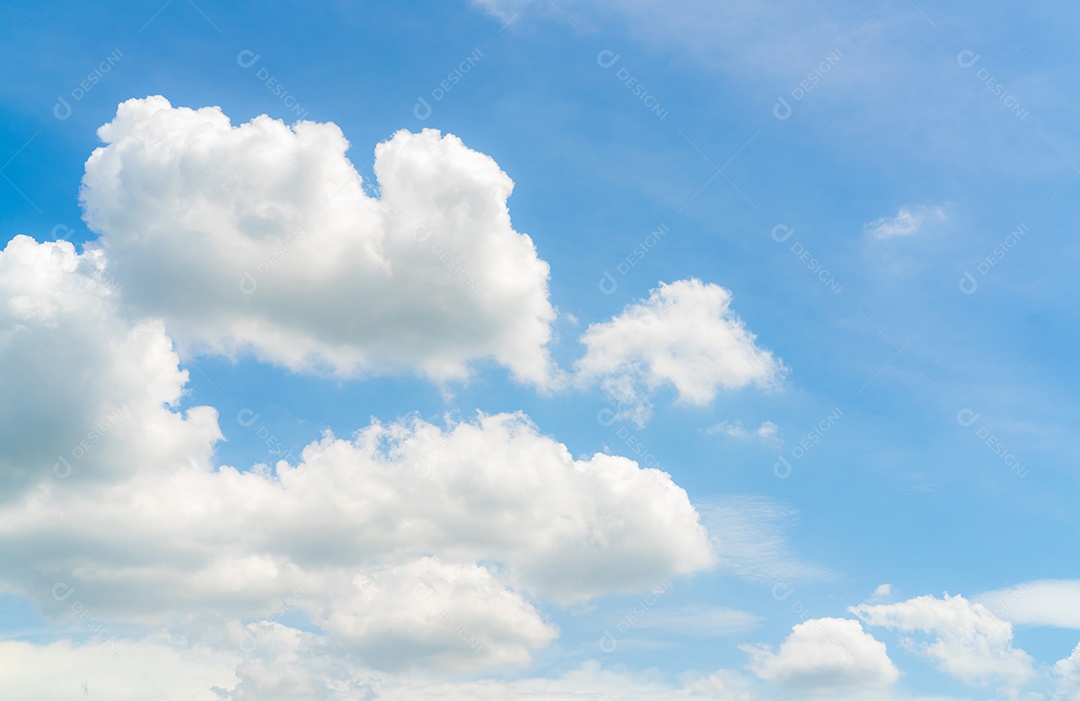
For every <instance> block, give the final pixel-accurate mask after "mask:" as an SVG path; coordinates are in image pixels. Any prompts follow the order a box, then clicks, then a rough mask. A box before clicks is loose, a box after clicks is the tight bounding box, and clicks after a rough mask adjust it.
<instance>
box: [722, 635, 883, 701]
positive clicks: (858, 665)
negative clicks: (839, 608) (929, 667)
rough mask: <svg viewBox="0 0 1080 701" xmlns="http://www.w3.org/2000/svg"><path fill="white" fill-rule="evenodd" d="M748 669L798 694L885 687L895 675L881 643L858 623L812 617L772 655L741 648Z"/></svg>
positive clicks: (763, 649) (762, 649) (761, 647)
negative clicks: (745, 656) (747, 658)
mask: <svg viewBox="0 0 1080 701" xmlns="http://www.w3.org/2000/svg"><path fill="white" fill-rule="evenodd" d="M742 649H743V650H744V651H746V652H748V653H749V654H750V669H751V670H752V671H753V672H754V673H755V674H757V675H758V676H759V677H761V678H762V679H765V680H766V681H769V682H773V683H775V684H778V685H780V686H782V687H785V688H787V689H791V690H796V691H802V692H814V693H816V692H835V691H844V690H851V689H858V688H865V687H871V688H872V687H884V686H888V685H890V684H892V683H893V682H895V681H896V680H897V678H898V677H899V676H900V672H899V670H898V669H897V668H896V666H895V665H894V664H893V663H892V660H890V659H889V655H888V653H887V651H886V649H885V644H884V643H882V642H880V641H878V640H875V639H874V637H873V636H872V635H870V634H869V633H867V632H866V631H864V630H863V629H862V626H861V625H859V622H858V621H852V620H848V619H844V618H815V619H812V620H809V621H805V622H803V623H798V624H796V625H795V626H793V627H792V629H791V634H790V635H788V637H787V639H785V640H784V642H783V643H781V644H780V649H779V650H778V651H777V652H773V651H772V650H770V649H769V648H768V647H767V646H764V645H759V646H757V647H753V646H749V645H744V646H742Z"/></svg>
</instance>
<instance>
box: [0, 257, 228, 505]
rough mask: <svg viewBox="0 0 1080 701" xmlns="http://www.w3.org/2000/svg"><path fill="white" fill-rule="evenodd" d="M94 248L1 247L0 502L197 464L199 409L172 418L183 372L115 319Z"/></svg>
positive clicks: (203, 455) (167, 349) (206, 444)
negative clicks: (147, 469) (44, 488)
mask: <svg viewBox="0 0 1080 701" xmlns="http://www.w3.org/2000/svg"><path fill="white" fill-rule="evenodd" d="M116 296H117V295H116V288H115V285H114V284H113V283H112V281H111V280H110V279H109V277H108V274H107V272H106V270H105V266H104V261H103V258H102V256H101V255H100V253H99V252H90V253H87V254H84V255H78V254H77V253H76V252H75V249H74V247H73V246H72V245H71V244H70V243H67V242H55V243H43V244H38V243H37V242H35V241H34V240H33V239H31V238H29V237H27V236H16V237H15V238H14V239H12V240H11V241H9V242H8V244H7V246H6V247H5V248H4V250H3V251H0V300H2V301H0V396H2V397H6V398H14V397H17V398H18V401H7V400H5V401H3V402H0V501H3V500H10V499H14V498H17V497H19V496H21V495H22V494H23V492H24V491H25V490H27V489H30V488H31V487H33V486H34V485H36V484H39V483H44V484H49V485H52V486H54V487H56V486H58V485H60V484H63V483H67V484H68V485H69V486H71V488H80V487H81V485H84V484H89V483H95V482H96V483H104V482H108V481H112V480H116V479H120V478H123V477H125V476H129V475H132V474H134V473H135V472H136V471H137V470H138V469H139V468H140V467H141V466H142V465H146V464H154V465H156V466H158V469H159V470H161V471H166V470H169V469H179V468H181V467H185V466H192V465H204V466H205V465H208V464H209V462H210V458H211V451H212V446H213V443H214V442H215V441H217V440H218V439H219V438H220V437H221V433H220V431H219V429H218V425H217V413H216V412H215V411H214V410H213V409H210V408H208V407H197V408H193V409H190V410H189V411H188V412H187V413H186V414H181V413H180V412H178V411H175V410H174V409H171V408H170V407H172V406H175V404H176V403H177V402H178V401H179V400H180V397H181V393H182V389H183V386H184V384H185V383H186V381H187V373H186V372H185V371H181V370H180V369H179V368H178V366H177V357H176V355H175V353H174V352H173V349H172V342H171V341H170V339H169V338H168V337H167V336H166V335H165V333H164V330H163V329H162V326H161V324H160V323H157V322H154V321H146V322H140V323H136V324H130V323H128V322H126V321H124V320H122V319H121V318H120V316H119V315H118V313H117V310H116V306H117V301H116Z"/></svg>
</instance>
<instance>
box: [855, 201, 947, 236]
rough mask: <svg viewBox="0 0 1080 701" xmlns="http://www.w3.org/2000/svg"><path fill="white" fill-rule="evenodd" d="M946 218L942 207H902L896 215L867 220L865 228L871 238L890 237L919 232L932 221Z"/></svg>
mask: <svg viewBox="0 0 1080 701" xmlns="http://www.w3.org/2000/svg"><path fill="white" fill-rule="evenodd" d="M944 220H945V210H944V208H942V207H901V208H900V209H899V210H898V211H897V213H896V215H895V216H892V217H882V218H880V219H875V220H873V221H870V222H867V223H866V224H864V225H863V230H864V231H865V232H866V233H867V235H869V236H870V237H871V238H875V239H889V238H895V237H897V236H911V235H913V234H917V233H919V232H920V231H922V230H923V229H924V228H925V227H927V226H929V225H930V224H931V223H933V222H939V221H944Z"/></svg>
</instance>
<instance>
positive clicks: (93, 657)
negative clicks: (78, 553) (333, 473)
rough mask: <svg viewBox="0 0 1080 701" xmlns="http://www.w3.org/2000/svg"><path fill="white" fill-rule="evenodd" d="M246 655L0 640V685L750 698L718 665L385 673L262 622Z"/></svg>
mask: <svg viewBox="0 0 1080 701" xmlns="http://www.w3.org/2000/svg"><path fill="white" fill-rule="evenodd" d="M265 628H266V630H265V631H263V639H264V640H265V643H266V644H265V645H264V646H263V647H262V648H260V649H259V650H258V651H256V652H255V653H253V654H250V655H242V654H240V653H237V652H235V651H226V650H217V649H214V648H211V647H207V646H204V645H196V646H191V647H183V646H179V645H177V644H175V643H174V642H171V641H169V640H167V639H161V638H150V639H147V640H144V641H139V642H135V643H131V644H129V645H126V646H125V648H124V649H123V650H122V651H121V652H120V653H117V652H116V651H115V650H114V649H113V648H111V647H110V646H108V645H106V644H103V643H88V644H83V645H76V644H72V643H70V642H66V641H64V642H58V643H53V644H47V645H41V644H34V643H29V642H11V641H3V642H0V657H2V659H4V661H5V664H4V665H0V689H18V690H19V696H18V698H19V699H20V701H55V699H59V698H89V699H108V701H145V700H146V699H159V698H160V699H181V700H186V701H300V700H302V701H356V699H369V700H371V701H426V700H431V701H435V700H436V699H437V700H438V701H477V700H481V699H485V700H490V701H518V700H520V701H526V700H529V701H537V700H540V699H542V700H544V701H584V700H591V701H600V700H601V699H612V698H618V699H621V700H623V701H671V699H684V698H685V699H699V700H702V701H704V700H706V699H709V700H711V701H751V700H752V699H753V698H755V697H754V696H753V695H751V692H750V691H748V687H749V684H748V683H747V680H745V679H744V678H742V677H741V676H740V675H738V674H735V673H732V672H729V671H725V670H721V671H718V672H715V673H712V674H708V675H693V676H691V675H687V676H686V678H684V679H683V680H681V683H678V684H673V683H671V682H669V681H666V680H664V679H662V678H661V677H660V676H659V675H657V674H652V673H633V672H629V671H627V670H625V669H606V668H603V667H601V666H600V665H599V664H598V663H596V662H586V663H584V664H583V665H581V666H580V667H578V668H576V669H571V670H569V671H567V672H565V673H563V674H561V675H558V676H553V677H550V678H536V677H526V678H523V679H514V680H511V679H509V678H505V677H504V678H501V679H485V680H480V681H467V680H464V681H463V680H448V679H446V678H441V679H440V678H438V677H435V676H428V675H424V674H409V675H387V674H385V673H380V672H376V671H373V670H371V669H368V668H365V667H364V666H363V664H362V663H357V661H356V660H350V659H349V658H347V657H344V656H341V655H339V654H337V652H336V651H334V650H332V649H330V648H329V647H328V646H327V645H326V641H325V640H323V639H321V638H320V637H319V636H317V635H315V634H312V633H306V632H303V631H299V630H296V629H293V628H288V627H285V626H281V625H278V624H268V625H267V626H265Z"/></svg>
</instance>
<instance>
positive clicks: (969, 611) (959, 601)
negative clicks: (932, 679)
mask: <svg viewBox="0 0 1080 701" xmlns="http://www.w3.org/2000/svg"><path fill="white" fill-rule="evenodd" d="M848 610H849V611H851V612H852V613H854V614H855V615H857V616H858V617H859V618H861V619H862V620H864V621H866V623H867V624H869V625H871V626H881V627H883V628H891V629H895V630H899V631H903V632H905V633H910V632H916V631H918V632H922V633H929V634H932V635H933V636H934V638H935V639H934V641H933V642H931V643H922V644H919V643H916V642H915V641H914V640H912V639H908V640H907V643H906V644H907V645H909V646H910V647H912V648H914V649H917V650H919V651H920V652H921V653H922V654H923V655H925V656H926V657H928V658H930V659H932V660H934V661H935V662H936V663H937V665H938V668H939V669H941V670H942V671H943V672H946V673H947V674H950V675H952V676H953V677H956V678H957V679H960V680H961V681H964V682H966V683H968V684H977V683H983V682H988V681H991V680H994V679H998V680H1000V681H1002V682H1005V683H1006V684H1008V685H1013V686H1018V685H1020V684H1023V683H1024V682H1026V681H1027V680H1028V679H1030V678H1031V677H1032V676H1033V675H1034V670H1033V668H1032V659H1031V656H1030V655H1028V654H1027V653H1026V652H1024V651H1023V650H1019V649H1016V648H1014V647H1013V646H1012V637H1013V630H1012V625H1011V624H1009V622H1008V621H1003V620H1001V619H1000V618H998V617H997V616H995V615H994V614H993V613H992V612H991V611H990V610H989V609H988V608H986V607H985V606H983V605H982V604H977V603H973V602H971V601H968V600H967V599H965V598H964V597H962V596H949V595H948V594H946V595H945V598H944V599H938V598H935V597H933V596H919V597H916V598H914V599H908V600H907V601H902V602H900V603H896V604H877V605H874V604H860V605H858V606H852V607H850V608H849V609H848Z"/></svg>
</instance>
